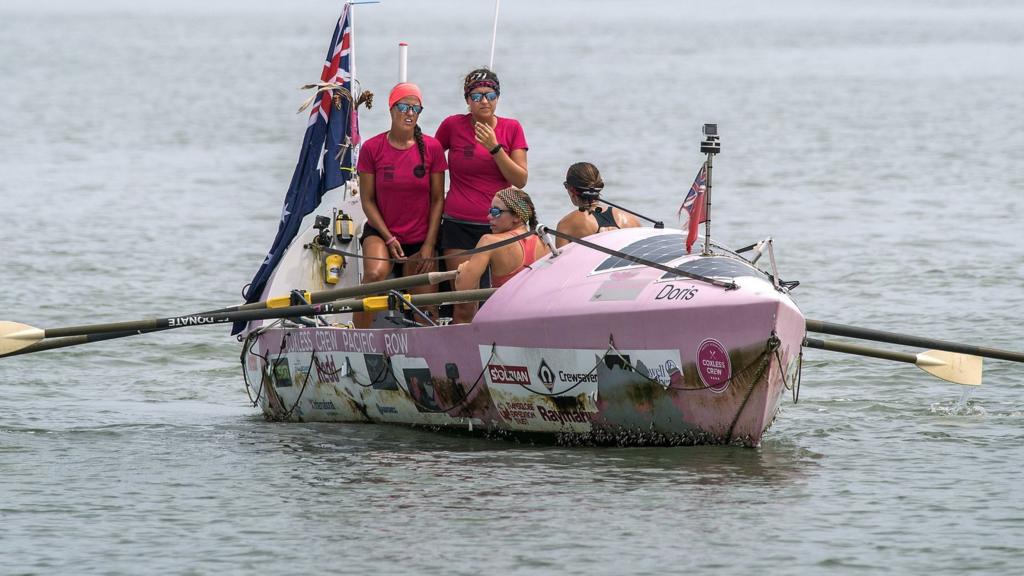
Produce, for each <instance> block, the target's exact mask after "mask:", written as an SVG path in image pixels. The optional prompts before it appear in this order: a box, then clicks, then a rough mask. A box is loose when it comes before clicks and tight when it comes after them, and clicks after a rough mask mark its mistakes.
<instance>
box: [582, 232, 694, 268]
mask: <svg viewBox="0 0 1024 576" xmlns="http://www.w3.org/2000/svg"><path fill="white" fill-rule="evenodd" d="M684 244H685V242H683V236H682V234H662V235H660V236H651V237H649V238H644V239H643V240H637V241H636V242H633V243H632V244H629V245H627V246H626V247H625V248H623V249H621V250H619V252H623V253H625V254H628V255H630V256H637V257H639V258H645V259H647V260H651V261H654V262H657V263H658V264H664V263H666V262H670V261H672V260H675V259H676V258H679V257H681V256H685V255H686V246H685V245H684ZM636 265H637V264H636V263H635V262H631V261H629V260H625V259H623V258H619V257H618V256H611V257H609V258H608V259H607V260H605V261H604V262H601V264H600V265H599V266H598V267H597V268H595V269H594V272H604V271H606V270H615V269H618V268H626V267H628V266H636Z"/></svg>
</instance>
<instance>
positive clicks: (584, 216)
mask: <svg viewBox="0 0 1024 576" xmlns="http://www.w3.org/2000/svg"><path fill="white" fill-rule="evenodd" d="M603 189H604V181H603V180H601V173H600V172H598V170H597V166H594V165H593V164H591V163H590V162H577V163H576V164H573V165H572V166H570V167H569V171H568V172H566V174H565V190H566V191H567V192H568V193H569V200H570V201H571V202H572V205H573V206H575V207H576V210H573V211H572V212H570V213H568V214H566V215H565V217H564V218H562V219H561V220H560V221H559V222H558V231H559V232H562V233H563V234H568V235H570V236H576V237H577V238H579V237H582V236H590V235H591V234H597V233H598V232H607V231H608V230H615V229H616V228H638V227H640V222H639V221H638V220H637V219H636V218H634V217H633V216H632V215H631V214H627V213H625V212H623V211H621V210H619V211H617V212H613V210H612V208H611V207H610V206H605V205H603V204H601V202H600V200H601V190H603ZM568 242H569V241H568V240H563V239H561V238H558V239H556V240H555V243H556V245H557V246H558V247H562V246H564V245H565V244H567V243H568Z"/></svg>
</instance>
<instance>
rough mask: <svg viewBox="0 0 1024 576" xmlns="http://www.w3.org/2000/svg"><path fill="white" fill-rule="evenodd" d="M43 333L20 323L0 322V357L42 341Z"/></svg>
mask: <svg viewBox="0 0 1024 576" xmlns="http://www.w3.org/2000/svg"><path fill="white" fill-rule="evenodd" d="M44 335H45V332H43V331H42V330H40V329H39V328H36V327H34V326H29V325H28V324H22V323H21V322H10V321H8V320H0V356H3V355H5V354H10V353H11V352H17V351H18V350H21V349H22V348H25V347H27V346H31V345H33V344H35V343H36V342H38V341H40V340H42V339H43V336H44Z"/></svg>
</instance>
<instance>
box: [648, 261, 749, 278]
mask: <svg viewBox="0 0 1024 576" xmlns="http://www.w3.org/2000/svg"><path fill="white" fill-rule="evenodd" d="M674 268H679V269H680V270H682V271H684V272H689V273H690V274H697V275H698V276H706V277H718V278H737V277H740V276H754V277H756V278H763V277H764V273H763V272H761V271H760V270H758V269H757V268H754V267H753V266H751V265H749V264H746V263H745V262H741V261H739V260H736V259H735V258H723V257H720V256H712V257H708V258H698V259H696V260H689V261H687V262H683V263H682V264H677V265H676V266H674ZM672 278H679V275H678V274H673V273H671V272H666V273H664V274H662V275H661V278H660V280H670V279H672Z"/></svg>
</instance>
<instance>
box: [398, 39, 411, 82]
mask: <svg viewBox="0 0 1024 576" xmlns="http://www.w3.org/2000/svg"><path fill="white" fill-rule="evenodd" d="M408 78H409V45H408V44H406V43H405V42H399V43H398V81H399V82H407V81H408Z"/></svg>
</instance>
